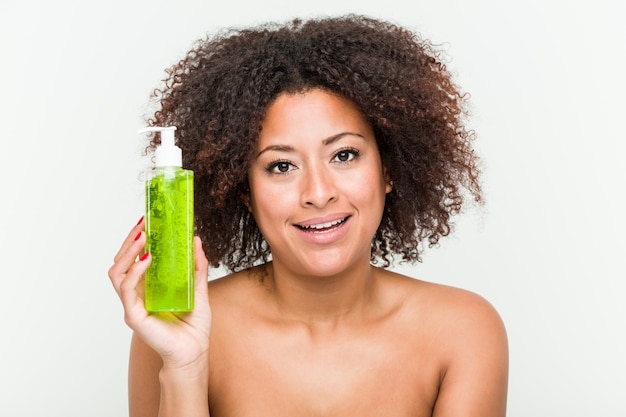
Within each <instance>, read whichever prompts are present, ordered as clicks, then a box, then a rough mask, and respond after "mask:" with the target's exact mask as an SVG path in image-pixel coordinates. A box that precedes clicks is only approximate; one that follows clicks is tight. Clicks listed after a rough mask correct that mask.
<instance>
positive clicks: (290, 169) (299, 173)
mask: <svg viewBox="0 0 626 417" xmlns="http://www.w3.org/2000/svg"><path fill="white" fill-rule="evenodd" d="M249 181H250V195H249V198H250V201H249V207H250V210H251V212H252V214H253V216H254V218H255V220H256V222H257V224H258V226H259V228H260V230H261V233H263V236H264V237H265V239H266V240H267V242H268V243H269V245H270V248H271V251H272V258H273V261H274V265H275V268H276V267H278V266H280V267H281V268H286V269H287V270H290V271H291V272H292V273H295V274H299V275H311V276H334V275H338V274H341V273H342V272H344V271H348V270H349V269H350V268H353V267H355V266H357V267H358V266H359V265H360V266H368V265H369V261H370V251H371V242H372V239H373V237H374V234H375V233H376V230H377V228H378V225H379V224H380V221H381V217H382V212H383V207H384V204H385V195H386V193H388V192H389V191H391V186H390V185H389V184H388V183H387V181H386V180H385V177H384V173H383V167H382V163H381V158H380V155H379V153H378V146H377V145H376V139H375V138H374V134H373V132H372V129H371V127H370V126H369V124H368V123H367V122H366V121H365V119H364V118H363V116H362V115H361V114H360V112H359V111H358V110H357V108H356V107H355V106H354V104H352V102H350V101H349V100H346V99H344V98H341V97H339V96H336V95H333V94H330V93H327V92H324V91H321V90H312V91H309V92H307V93H305V94H283V95H281V96H279V97H278V98H277V99H276V101H275V102H273V104H271V105H270V107H269V108H268V110H267V114H266V117H265V120H264V121H263V126H262V131H261V134H260V136H259V138H258V143H257V147H256V158H255V159H254V161H253V163H252V164H251V167H250V171H249Z"/></svg>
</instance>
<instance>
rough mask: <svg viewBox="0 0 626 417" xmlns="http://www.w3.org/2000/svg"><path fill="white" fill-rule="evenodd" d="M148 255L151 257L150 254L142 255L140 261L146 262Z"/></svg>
mask: <svg viewBox="0 0 626 417" xmlns="http://www.w3.org/2000/svg"><path fill="white" fill-rule="evenodd" d="M148 255H150V254H149V253H148V252H146V253H144V254H143V255H141V258H139V260H140V261H145V260H146V258H147V257H148Z"/></svg>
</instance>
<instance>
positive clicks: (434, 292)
mask: <svg viewBox="0 0 626 417" xmlns="http://www.w3.org/2000/svg"><path fill="white" fill-rule="evenodd" d="M385 275H386V277H385V279H388V280H389V281H391V282H392V283H393V286H394V287H395V290H396V291H398V292H399V293H402V294H404V298H403V300H404V303H405V306H406V308H407V309H409V310H411V311H412V312H414V313H415V314H414V317H415V320H417V321H420V324H421V325H424V324H432V325H436V326H437V327H438V328H439V329H440V331H446V332H452V333H454V334H459V332H468V331H470V332H482V331H484V330H487V331H495V332H500V331H503V330H504V327H503V322H502V320H501V317H500V315H499V314H498V312H497V311H496V309H495V308H494V307H493V305H492V304H491V303H490V302H489V301H487V300H486V299H485V298H484V297H482V296H481V295H479V294H477V293H475V292H472V291H468V290H465V289H461V288H456V287H451V286H447V285H442V284H437V283H433V282H428V281H422V280H419V279H415V278H411V277H407V276H405V275H401V274H397V273H394V272H390V271H385ZM416 324H418V323H416Z"/></svg>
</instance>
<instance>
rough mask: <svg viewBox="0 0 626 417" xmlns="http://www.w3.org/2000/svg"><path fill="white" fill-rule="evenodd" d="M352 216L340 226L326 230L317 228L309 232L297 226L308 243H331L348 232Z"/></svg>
mask: <svg viewBox="0 0 626 417" xmlns="http://www.w3.org/2000/svg"><path fill="white" fill-rule="evenodd" d="M350 219H351V218H350V217H348V218H347V219H346V220H345V221H344V222H343V223H341V224H340V225H339V226H336V227H333V228H331V229H325V230H316V231H314V232H309V231H305V230H302V229H300V228H299V227H297V226H296V227H295V228H296V231H297V233H298V235H299V236H300V237H301V238H302V239H303V240H305V241H306V242H308V243H313V244H316V245H328V244H331V243H335V242H337V241H338V240H339V239H341V238H342V237H343V236H345V234H346V233H347V232H348V223H350Z"/></svg>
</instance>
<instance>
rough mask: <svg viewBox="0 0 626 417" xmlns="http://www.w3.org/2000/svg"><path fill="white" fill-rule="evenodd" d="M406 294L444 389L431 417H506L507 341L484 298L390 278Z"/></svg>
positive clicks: (406, 303)
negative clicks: (426, 341) (486, 416)
mask: <svg viewBox="0 0 626 417" xmlns="http://www.w3.org/2000/svg"><path fill="white" fill-rule="evenodd" d="M389 277H390V279H391V281H393V282H395V285H396V286H398V288H401V289H402V291H404V293H405V294H406V298H405V299H404V300H405V303H404V304H405V307H404V309H405V310H406V311H407V312H408V314H407V316H408V317H410V318H411V319H410V320H411V325H412V326H413V327H414V328H415V329H419V330H417V332H418V333H419V334H420V337H421V338H425V339H426V340H428V345H429V349H428V352H429V357H430V358H431V360H434V362H436V363H437V366H438V368H439V375H440V381H441V382H440V386H439V389H438V390H439V394H438V396H437V401H436V404H435V406H434V407H433V409H434V413H433V416H437V417H439V416H460V415H463V416H475V415H476V416H478V415H481V416H485V415H489V416H504V415H505V413H506V392H507V385H508V384H507V381H508V341H507V335H506V330H505V326H504V324H503V321H502V319H501V317H500V315H499V314H498V312H497V311H496V309H495V308H494V307H493V305H492V304H491V303H490V302H489V301H487V300H486V299H485V298H484V297H482V296H480V295H478V294H476V293H474V292H471V291H467V290H464V289H459V288H454V287H450V286H445V285H440V284H435V283H429V282H425V281H420V280H415V279H412V278H408V277H403V276H401V275H397V274H393V273H392V274H391V275H389Z"/></svg>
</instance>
